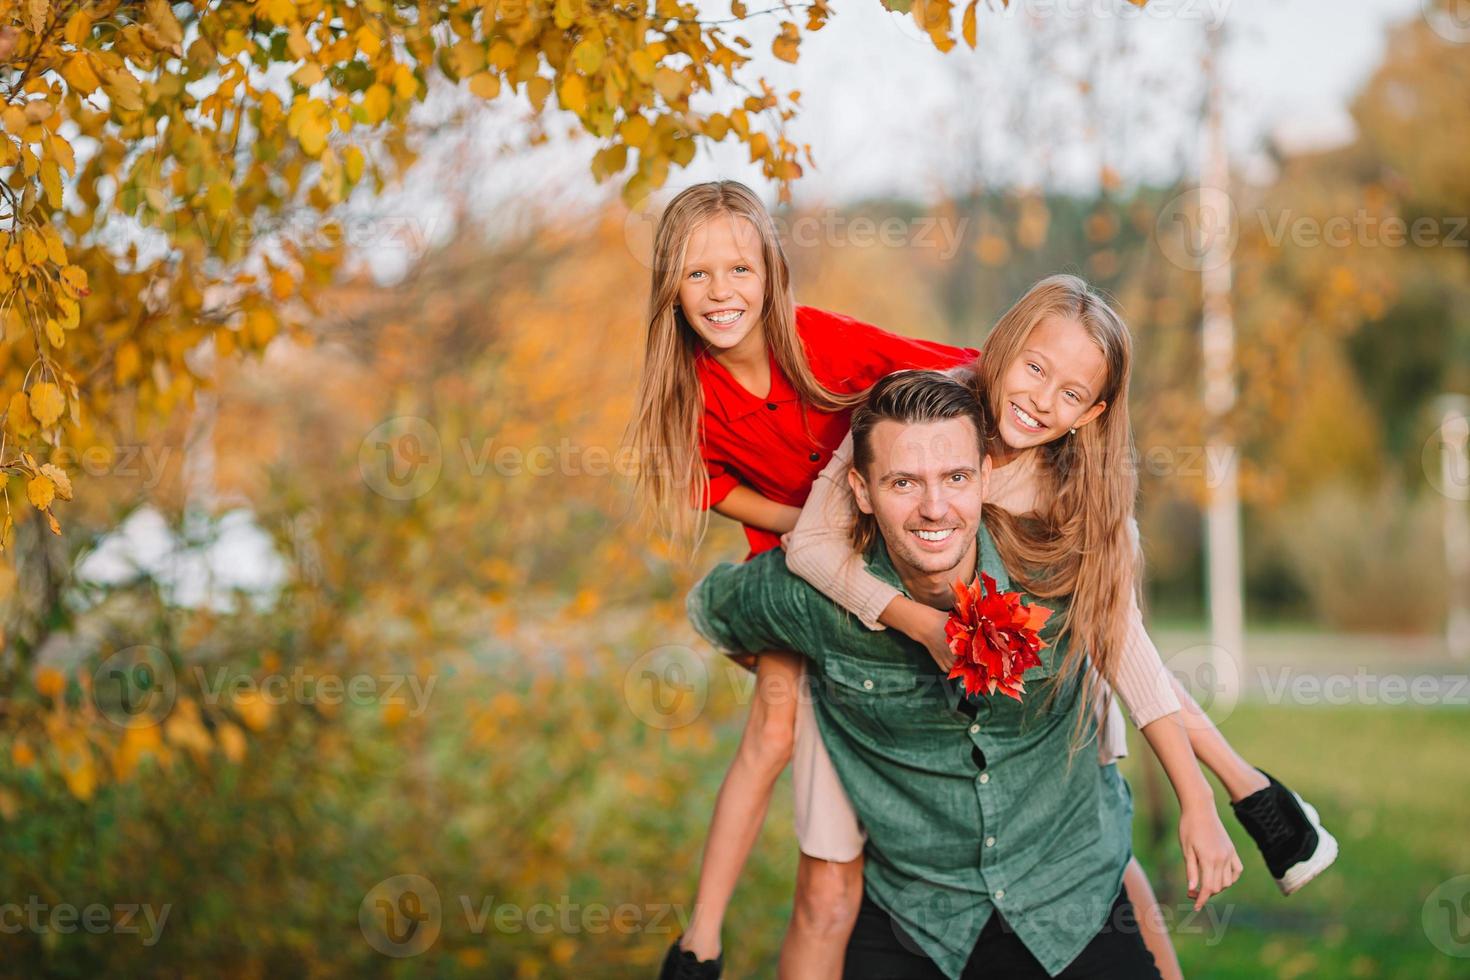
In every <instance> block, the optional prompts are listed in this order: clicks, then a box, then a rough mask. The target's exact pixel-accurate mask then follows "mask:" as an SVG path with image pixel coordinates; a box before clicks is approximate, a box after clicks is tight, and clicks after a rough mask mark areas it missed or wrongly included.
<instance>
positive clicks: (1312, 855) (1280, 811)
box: [1230, 770, 1337, 895]
mask: <svg viewBox="0 0 1470 980" xmlns="http://www.w3.org/2000/svg"><path fill="white" fill-rule="evenodd" d="M1258 771H1259V772H1260V773H1261V775H1262V776H1265V777H1266V779H1267V781H1268V782H1269V784H1270V785H1268V786H1267V787H1266V788H1265V789H1263V790H1257V791H1256V792H1254V793H1252V794H1251V795H1250V796H1247V797H1246V798H1245V799H1243V800H1241V801H1240V802H1239V803H1232V804H1230V808H1231V809H1232V810H1234V811H1235V818H1236V819H1237V820H1239V821H1240V822H1241V823H1242V824H1243V825H1244V826H1245V829H1246V830H1247V831H1249V832H1250V835H1251V837H1252V838H1253V839H1254V840H1255V842H1256V846H1257V847H1259V848H1260V849H1261V856H1262V857H1264V858H1265V859H1266V867H1268V868H1270V869H1271V876H1272V877H1273V878H1275V879H1276V887H1277V888H1279V889H1281V894H1283V895H1290V894H1291V893H1292V892H1294V891H1296V890H1297V889H1298V888H1301V887H1302V886H1303V885H1305V884H1306V883H1307V882H1309V881H1311V880H1312V879H1313V878H1315V877H1317V876H1318V875H1319V874H1321V873H1322V872H1323V871H1325V870H1327V867H1328V865H1330V864H1331V863H1332V862H1333V861H1336V860H1337V839H1336V838H1335V837H1333V836H1332V835H1331V834H1329V833H1328V832H1327V831H1326V830H1325V829H1324V828H1323V827H1322V821H1321V820H1320V819H1319V818H1318V816H1317V810H1316V808H1315V807H1313V806H1312V804H1310V803H1308V802H1307V801H1306V800H1303V799H1302V798H1301V797H1300V796H1297V795H1296V794H1295V793H1293V792H1292V791H1291V790H1289V789H1287V788H1286V787H1285V786H1282V785H1281V784H1280V783H1278V782H1277V781H1276V780H1275V778H1273V777H1272V775H1271V774H1270V773H1268V772H1266V771H1264V770H1258Z"/></svg>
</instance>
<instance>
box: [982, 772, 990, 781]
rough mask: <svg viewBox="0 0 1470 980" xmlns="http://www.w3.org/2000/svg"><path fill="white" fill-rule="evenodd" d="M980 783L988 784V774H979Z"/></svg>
mask: <svg viewBox="0 0 1470 980" xmlns="http://www.w3.org/2000/svg"><path fill="white" fill-rule="evenodd" d="M980 781H981V782H982V783H988V782H990V773H988V772H982V773H981V774H980Z"/></svg>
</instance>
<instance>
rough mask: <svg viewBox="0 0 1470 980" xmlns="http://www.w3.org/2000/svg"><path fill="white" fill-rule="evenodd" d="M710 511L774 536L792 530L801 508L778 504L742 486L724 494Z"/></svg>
mask: <svg viewBox="0 0 1470 980" xmlns="http://www.w3.org/2000/svg"><path fill="white" fill-rule="evenodd" d="M711 509H712V510H713V511H714V512H715V513H716V514H723V515H724V516H725V517H728V518H730V519H731V520H732V521H739V522H740V523H741V524H748V525H750V526H751V527H758V528H761V529H762V530H766V531H772V532H774V533H776V534H785V533H786V532H787V531H790V530H791V529H792V528H794V527H795V526H796V518H797V515H798V514H800V513H801V508H799V507H792V506H791V505H790V504H778V503H776V501H774V500H772V499H771V498H770V497H765V496H762V495H761V494H759V493H757V492H756V491H754V490H752V489H751V488H750V487H747V486H744V485H743V484H742V485H741V486H738V487H736V488H735V489H733V490H731V491H730V492H729V493H727V494H725V497H724V499H722V500H721V501H720V502H719V503H717V504H715V505H714V507H712V508H711Z"/></svg>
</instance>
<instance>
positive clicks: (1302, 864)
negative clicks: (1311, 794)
mask: <svg viewBox="0 0 1470 980" xmlns="http://www.w3.org/2000/svg"><path fill="white" fill-rule="evenodd" d="M1291 795H1292V796H1296V801H1297V802H1298V803H1300V804H1301V807H1302V812H1303V813H1305V814H1306V815H1307V819H1308V820H1310V821H1311V822H1312V826H1313V827H1314V828H1315V829H1316V831H1317V849H1316V850H1315V851H1313V852H1312V853H1311V854H1310V855H1309V856H1308V857H1307V859H1306V860H1305V861H1298V862H1297V863H1296V864H1293V865H1292V866H1291V867H1289V868H1287V869H1286V874H1284V875H1282V876H1281V877H1280V878H1277V879H1276V887H1277V888H1279V889H1281V894H1283V895H1290V894H1291V893H1292V892H1294V891H1297V890H1298V889H1300V888H1301V887H1302V886H1303V885H1305V884H1306V883H1307V882H1309V881H1311V880H1312V879H1313V878H1315V877H1317V876H1318V875H1319V874H1321V873H1322V872H1324V871H1326V870H1327V868H1328V867H1329V866H1330V865H1331V864H1332V862H1333V861H1336V860H1337V838H1336V837H1333V836H1332V835H1331V834H1329V833H1328V832H1327V831H1326V829H1325V828H1324V827H1323V826H1322V820H1321V818H1320V817H1319V816H1318V815H1317V808H1316V807H1314V806H1312V804H1310V803H1308V802H1307V801H1306V800H1304V799H1302V798H1301V797H1300V796H1297V794H1296V793H1292V794H1291Z"/></svg>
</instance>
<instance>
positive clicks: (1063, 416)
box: [782, 276, 1337, 976]
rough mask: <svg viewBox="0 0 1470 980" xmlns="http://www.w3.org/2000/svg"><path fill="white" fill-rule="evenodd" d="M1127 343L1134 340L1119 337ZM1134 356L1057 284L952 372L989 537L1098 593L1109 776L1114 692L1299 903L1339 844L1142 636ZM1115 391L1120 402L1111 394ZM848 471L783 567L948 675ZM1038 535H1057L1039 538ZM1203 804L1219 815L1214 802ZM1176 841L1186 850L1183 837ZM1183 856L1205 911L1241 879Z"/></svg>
mask: <svg viewBox="0 0 1470 980" xmlns="http://www.w3.org/2000/svg"><path fill="white" fill-rule="evenodd" d="M1118 331H1121V332H1122V334H1123V337H1122V339H1120V340H1114V339H1113V337H1115V336H1116V334H1117V332H1118ZM1089 340H1090V341H1091V344H1089V343H1088V341H1089ZM1116 346H1121V347H1123V348H1124V349H1123V350H1122V351H1121V352H1118V353H1117V354H1114V352H1113V351H1111V350H1110V349H1109V348H1110V347H1116ZM1126 346H1127V340H1126V328H1123V327H1122V325H1121V321H1118V320H1117V319H1116V314H1115V313H1113V311H1112V310H1111V309H1110V308H1109V307H1108V305H1107V304H1106V303H1105V302H1104V301H1103V300H1102V299H1101V298H1100V297H1099V296H1097V294H1096V293H1093V292H1092V291H1091V290H1090V289H1089V288H1088V287H1087V286H1086V284H1085V283H1083V282H1082V281H1081V280H1079V279H1077V278H1075V277H1071V276H1053V277H1050V278H1049V279H1046V280H1043V281H1042V282H1041V283H1038V284H1037V285H1036V286H1035V287H1033V288H1032V289H1031V290H1030V291H1029V292H1028V293H1027V294H1026V296H1025V297H1023V298H1022V300H1021V301H1020V302H1018V303H1017V304H1016V305H1015V306H1014V307H1012V309H1011V310H1010V311H1008V312H1007V313H1006V314H1005V316H1004V317H1002V319H1001V320H1000V322H999V323H998V324H997V326H996V328H995V330H994V331H993V332H992V333H991V335H990V336H989V337H988V338H987V340H986V344H985V347H984V349H983V352H982V355H981V358H980V359H979V360H978V361H977V362H976V363H975V364H974V365H966V366H963V367H960V368H954V369H951V371H950V373H951V374H954V375H955V376H957V377H962V378H964V379H965V380H968V381H970V382H971V383H973V384H974V385H975V387H976V391H977V396H978V397H979V398H980V400H981V403H982V405H984V406H985V409H986V415H987V420H988V421H989V422H990V425H991V430H992V431H991V435H992V436H993V439H992V442H991V445H990V446H989V451H990V457H991V462H992V470H991V476H990V482H989V487H988V492H987V494H986V499H985V504H986V509H987V511H989V512H991V520H987V524H992V520H993V521H995V522H997V523H996V524H992V527H993V528H994V529H995V530H997V531H999V532H1000V533H1001V536H1002V537H1009V538H1010V539H1011V542H1012V543H1013V544H1016V543H1020V542H1028V541H1029V542H1031V546H1032V548H1041V549H1046V548H1050V549H1052V552H1051V553H1050V554H1047V553H1044V552H1033V553H1035V556H1036V558H1037V561H1036V565H1037V566H1038V567H1047V566H1049V565H1051V564H1052V563H1053V562H1054V561H1055V560H1056V559H1057V558H1059V557H1064V556H1065V555H1067V554H1068V553H1070V556H1071V557H1072V559H1073V565H1074V566H1075V568H1076V571H1075V577H1074V578H1073V580H1072V581H1071V582H1068V583H1058V584H1057V590H1058V591H1060V589H1061V588H1063V587H1065V588H1066V590H1067V591H1075V593H1076V594H1077V595H1078V596H1082V595H1084V594H1085V593H1086V592H1087V591H1088V588H1089V586H1091V587H1092V593H1093V594H1092V596H1091V598H1092V599H1093V601H1092V603H1091V605H1090V606H1088V605H1087V604H1086V603H1084V604H1083V608H1084V611H1083V614H1082V616H1081V617H1080V619H1076V620H1074V623H1073V625H1072V627H1071V628H1073V629H1076V630H1078V632H1079V633H1080V634H1081V638H1082V639H1083V640H1084V641H1090V642H1088V645H1087V648H1088V650H1089V652H1091V653H1092V657H1091V658H1090V659H1091V661H1092V663H1093V665H1094V667H1095V668H1098V669H1092V670H1090V671H1089V677H1088V679H1087V683H1088V685H1089V687H1090V688H1091V690H1092V691H1093V692H1094V698H1093V701H1094V704H1095V708H1096V710H1097V712H1098V715H1099V722H1100V729H1099V731H1100V737H1099V752H1098V755H1099V763H1100V764H1103V765H1107V764H1111V763H1113V762H1116V761H1117V760H1118V759H1119V758H1121V757H1122V756H1124V755H1125V754H1126V753H1127V744H1126V735H1125V726H1124V724H1123V721H1122V717H1121V714H1120V713H1119V711H1118V707H1117V704H1116V702H1115V699H1114V698H1113V697H1112V693H1113V692H1114V691H1116V692H1117V694H1118V695H1119V697H1120V698H1121V699H1122V701H1123V703H1124V705H1125V706H1126V707H1127V708H1128V711H1129V714H1130V715H1131V716H1132V719H1133V723H1134V724H1135V726H1137V727H1138V728H1139V729H1141V730H1142V731H1143V732H1144V734H1145V736H1146V737H1147V738H1148V740H1149V742H1150V744H1151V746H1153V747H1154V749H1155V751H1156V752H1161V750H1160V741H1159V739H1158V738H1157V737H1156V736H1157V733H1158V732H1160V731H1161V730H1162V729H1165V728H1167V726H1171V725H1172V726H1177V725H1179V724H1181V723H1182V724H1183V726H1184V728H1185V731H1186V733H1187V736H1188V743H1189V748H1190V749H1192V750H1193V753H1194V755H1195V756H1196V757H1197V758H1198V760H1199V761H1200V762H1201V763H1203V764H1204V765H1205V766H1206V767H1208V768H1209V769H1210V770H1211V771H1212V772H1213V773H1214V774H1215V775H1216V777H1217V778H1218V779H1219V780H1220V782H1221V784H1222V785H1223V786H1224V788H1225V790H1226V792H1227V793H1228V794H1229V796H1230V800H1231V804H1232V807H1233V809H1234V811H1235V813H1236V815H1237V817H1238V818H1239V819H1240V820H1241V822H1242V823H1243V824H1244V825H1245V826H1246V828H1247V830H1248V831H1249V832H1250V833H1251V836H1252V837H1253V838H1254V839H1255V840H1256V842H1257V844H1258V846H1259V847H1260V848H1261V850H1262V853H1263V855H1264V856H1265V858H1266V860H1267V864H1268V866H1269V867H1270V869H1271V872H1272V875H1273V877H1274V878H1275V879H1276V881H1277V885H1278V887H1279V888H1280V889H1281V891H1282V892H1283V893H1284V894H1291V893H1292V892H1294V891H1295V890H1297V889H1298V888H1300V887H1301V886H1302V885H1304V884H1306V883H1307V882H1308V881H1310V880H1311V879H1312V878H1313V877H1315V876H1316V875H1317V874H1319V873H1320V872H1321V871H1322V870H1323V869H1325V868H1326V867H1327V866H1328V865H1329V864H1331V863H1332V861H1333V860H1334V859H1335V857H1336V852H1337V844H1336V841H1335V840H1334V839H1333V838H1332V836H1331V835H1330V834H1328V833H1327V832H1326V830H1324V829H1323V828H1322V826H1321V823H1320V821H1319V819H1318V816H1317V813H1316V811H1315V810H1314V809H1313V808H1312V807H1311V806H1310V805H1309V804H1306V803H1304V802H1303V801H1302V800H1301V798H1300V797H1298V796H1296V794H1294V793H1291V792H1290V791H1289V790H1287V789H1286V788H1285V787H1283V786H1281V784H1280V783H1278V782H1276V781H1275V780H1274V779H1272V778H1271V777H1270V776H1269V775H1267V774H1265V773H1263V772H1262V771H1261V770H1259V769H1257V768H1255V767H1254V766H1251V765H1250V764H1249V763H1248V762H1246V761H1245V760H1244V759H1243V758H1242V757H1241V756H1240V755H1239V754H1238V753H1237V752H1236V751H1235V750H1234V749H1233V748H1232V747H1231V746H1230V744H1229V743H1228V742H1227V741H1226V740H1225V738H1224V736H1223V735H1221V734H1220V732H1219V730H1218V729H1217V728H1216V727H1215V726H1214V724H1213V723H1212V722H1211V721H1210V719H1209V718H1208V716H1206V715H1205V714H1204V712H1203V711H1201V710H1200V708H1199V706H1198V705H1197V704H1196V703H1195V702H1194V699H1193V698H1192V697H1190V695H1189V693H1188V692H1187V691H1186V690H1185V689H1184V688H1183V687H1182V685H1180V683H1179V682H1178V680H1177V679H1175V678H1174V677H1173V675H1171V674H1170V673H1169V672H1168V670H1167V669H1165V667H1164V665H1163V662H1162V661H1161V659H1160V657H1159V653H1158V650H1157V648H1156V647H1155V646H1154V644H1153V642H1152V641H1151V640H1150V638H1149V636H1148V633H1147V631H1146V630H1145V629H1144V626H1143V618H1142V615H1141V613H1140V610H1139V607H1138V603H1137V597H1136V588H1135V581H1136V578H1135V572H1136V567H1137V555H1138V532H1137V524H1136V522H1135V521H1134V518H1133V514H1132V507H1133V499H1134V494H1135V492H1136V481H1135V479H1134V475H1133V471H1132V467H1131V464H1132V459H1133V457H1132V444H1131V433H1130V432H1129V431H1128V430H1129V426H1128V423H1127V405H1126V395H1127V374H1128V361H1129V360H1130V358H1129V356H1128V354H1129V352H1128V351H1127V350H1126ZM1110 379H1111V383H1110ZM1109 388H1111V389H1112V391H1111V392H1108V391H1106V390H1105V389H1109ZM1104 395H1106V396H1107V397H1106V398H1105V397H1104ZM1109 401H1111V403H1112V404H1111V405H1110V404H1109ZM1109 461H1112V462H1111V463H1109ZM851 462H852V439H851V437H850V436H849V437H848V438H847V440H846V441H844V442H843V444H842V445H841V447H839V448H838V449H837V451H836V452H835V454H834V455H833V457H832V459H831V461H830V462H829V463H828V464H827V466H826V468H825V469H824V470H823V471H822V472H821V474H820V475H819V476H818V477H817V479H816V481H815V482H814V484H813V486H812V490H811V493H810V495H809V496H808V498H807V501H806V504H805V506H804V507H803V509H802V513H801V517H800V518H799V519H798V521H797V524H796V527H795V529H794V530H793V531H791V532H790V533H789V534H787V535H785V536H784V537H783V539H782V543H783V544H784V545H785V548H786V554H787V566H788V567H789V568H790V569H791V570H792V571H793V572H795V573H796V574H798V575H800V576H802V577H803V578H805V579H807V580H808V581H809V582H811V583H812V584H813V585H814V586H815V587H816V588H818V589H819V590H821V591H822V592H823V593H825V594H826V595H827V596H829V597H830V598H832V599H833V600H834V601H836V602H838V603H840V604H842V605H843V606H845V607H846V608H848V609H850V610H852V611H853V612H854V613H855V614H856V615H857V616H858V617H860V618H861V619H862V621H863V622H864V623H865V624H866V625H867V626H868V627H869V628H870V629H883V628H885V627H892V628H895V629H899V630H901V631H902V632H904V633H906V634H907V635H908V636H910V637H911V638H913V639H914V640H916V641H918V642H920V643H922V644H924V646H925V647H926V648H927V649H928V650H929V652H930V655H931V656H933V657H934V659H935V660H936V662H938V664H939V665H940V666H941V667H943V668H945V669H946V670H947V669H948V668H949V666H950V663H951V662H952V655H951V654H950V651H949V649H948V645H947V642H946V639H945V635H944V623H945V620H946V619H947V618H948V617H947V615H946V614H945V613H943V612H941V611H939V610H936V609H933V608H931V607H929V606H926V605H924V604H922V603H918V602H915V601H913V600H911V599H909V598H907V597H906V596H904V595H903V594H902V593H900V592H899V591H898V590H897V589H895V588H893V587H892V586H890V585H888V584H887V583H886V582H883V581H882V580H880V579H878V578H877V577H875V576H874V575H872V574H871V573H870V572H869V571H868V570H867V566H866V565H865V564H864V561H863V558H862V556H861V555H859V554H858V553H856V552H855V551H854V549H853V546H852V540H851V532H852V528H853V525H854V524H855V522H856V511H855V507H856V504H855V500H854V493H853V488H852V483H853V482H854V481H855V480H857V479H860V478H858V477H856V476H855V475H854V474H853V473H852V467H851ZM1037 528H1043V529H1046V530H1045V531H1043V532H1041V536H1040V537H1039V538H1034V537H1031V536H1032V535H1035V534H1036V533H1037V532H1036V529H1037ZM1037 541H1040V542H1042V543H1040V544H1036V543H1035V542H1037ZM1022 550H1023V553H1024V551H1025V549H1024V548H1023V549H1022ZM1084 556H1092V557H1093V560H1092V561H1091V562H1089V560H1088V558H1087V557H1084ZM1097 559H1103V560H1102V561H1097ZM1089 564H1092V565H1093V567H1092V568H1090V569H1089V568H1088V565H1089ZM1074 605H1075V603H1074ZM1089 613H1090V615H1089ZM1089 627H1091V628H1089ZM798 724H799V725H814V722H813V719H812V715H811V712H810V711H809V710H807V711H801V712H799V717H798ZM806 741H807V743H815V747H814V749H813V750H812V751H810V752H808V753H807V757H806V758H798V759H797V760H795V763H794V768H793V772H794V774H795V776H796V778H797V779H799V780H800V779H809V780H812V781H814V782H815V783H817V784H818V785H821V786H824V787H827V786H831V785H834V784H835V783H836V780H835V777H833V776H832V775H831V773H830V771H829V768H830V765H831V764H830V762H829V761H827V760H826V759H825V753H824V752H823V751H822V750H821V748H820V739H819V738H817V739H807V740H806ZM1160 758H1161V761H1165V763H1166V769H1169V774H1170V777H1171V780H1174V781H1175V788H1176V791H1180V790H1181V787H1180V785H1179V780H1178V779H1177V778H1176V773H1177V772H1178V769H1177V766H1176V767H1175V768H1169V761H1168V760H1166V759H1165V758H1164V756H1163V754H1160ZM827 792H828V795H830V791H827ZM1189 792H1194V790H1189ZM1183 801H1184V797H1183V796H1181V802H1183ZM1208 805H1209V807H1210V809H1211V810H1213V799H1212V795H1211V800H1210V802H1209V804H1208ZM821 809H822V810H823V811H824V812H823V814H818V815H815V816H814V817H812V819H817V820H822V821H825V823H826V824H827V825H829V826H830V827H831V830H830V832H831V833H832V834H834V835H837V836H841V835H844V834H846V835H851V836H852V837H854V838H855V839H858V840H860V839H861V834H862V831H861V828H860V827H858V826H857V825H856V822H855V819H853V818H851V817H850V807H849V806H847V805H846V801H845V800H842V801H836V802H834V803H833V805H832V806H831V807H830V808H828V807H821ZM1180 833H1181V841H1184V839H1185V834H1186V830H1185V827H1184V826H1183V825H1181V831H1180ZM1184 849H1185V857H1186V863H1187V865H1188V866H1187V876H1188V878H1189V885H1190V894H1191V896H1196V897H1197V898H1198V900H1200V901H1202V898H1203V896H1201V895H1200V892H1201V890H1202V889H1201V886H1203V892H1204V895H1208V894H1209V893H1210V892H1213V891H1218V890H1219V889H1220V888H1222V887H1225V886H1226V885H1228V884H1229V883H1230V882H1232V881H1233V880H1234V875H1235V874H1238V873H1239V864H1238V859H1235V858H1234V855H1233V853H1232V854H1231V858H1232V860H1233V861H1235V862H1236V863H1234V864H1233V873H1232V870H1231V869H1230V868H1226V869H1225V870H1223V871H1220V870H1218V865H1217V870H1215V871H1213V872H1212V871H1210V870H1208V869H1206V868H1203V867H1201V866H1198V865H1197V864H1196V863H1195V861H1194V858H1193V856H1192V855H1191V853H1190V848H1189V847H1188V846H1185V848H1184ZM1202 879H1203V880H1202ZM1125 882H1126V883H1127V885H1128V890H1129V897H1130V899H1131V900H1132V901H1133V904H1134V906H1135V908H1137V909H1138V910H1139V913H1140V919H1141V920H1142V921H1143V925H1144V929H1145V937H1146V939H1148V940H1149V945H1150V949H1151V950H1152V951H1153V952H1154V954H1155V959H1156V960H1157V961H1158V964H1159V967H1160V970H1161V971H1162V972H1163V973H1164V975H1165V976H1170V975H1175V976H1177V975H1178V972H1179V971H1178V963H1177V960H1176V959H1175V958H1174V954H1173V949H1172V946H1171V945H1170V944H1169V939H1168V934H1167V932H1166V931H1165V930H1164V929H1163V927H1162V923H1161V922H1160V921H1159V917H1158V915H1157V913H1153V914H1150V913H1151V912H1152V910H1154V909H1155V908H1156V903H1155V902H1154V900H1153V894H1152V891H1151V889H1150V888H1149V885H1148V881H1147V878H1146V877H1145V876H1144V874H1143V871H1142V869H1141V868H1140V867H1139V866H1138V864H1137V862H1136V861H1134V862H1133V863H1132V865H1130V868H1129V871H1128V874H1127V876H1126V878H1125Z"/></svg>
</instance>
